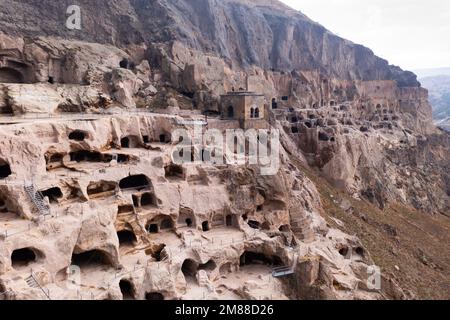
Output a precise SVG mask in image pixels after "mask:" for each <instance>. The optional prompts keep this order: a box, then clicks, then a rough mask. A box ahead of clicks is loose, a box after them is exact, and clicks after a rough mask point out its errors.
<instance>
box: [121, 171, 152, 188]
mask: <svg viewBox="0 0 450 320" xmlns="http://www.w3.org/2000/svg"><path fill="white" fill-rule="evenodd" d="M119 187H120V189H122V190H127V189H135V190H138V191H139V190H145V189H149V188H150V187H151V182H150V179H149V178H148V177H147V176H145V175H143V174H139V175H133V176H128V177H126V178H123V179H122V180H120V183H119Z"/></svg>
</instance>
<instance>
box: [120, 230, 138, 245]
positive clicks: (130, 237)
mask: <svg viewBox="0 0 450 320" xmlns="http://www.w3.org/2000/svg"><path fill="white" fill-rule="evenodd" d="M117 238H119V245H120V246H134V245H135V244H136V243H137V238H136V235H135V234H134V232H133V231H130V230H120V231H118V232H117Z"/></svg>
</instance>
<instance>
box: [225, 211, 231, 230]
mask: <svg viewBox="0 0 450 320" xmlns="http://www.w3.org/2000/svg"><path fill="white" fill-rule="evenodd" d="M225 224H226V226H227V227H232V226H233V216H232V215H230V214H229V215H227V216H226V217H225Z"/></svg>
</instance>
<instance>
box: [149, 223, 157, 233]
mask: <svg viewBox="0 0 450 320" xmlns="http://www.w3.org/2000/svg"><path fill="white" fill-rule="evenodd" d="M147 230H148V232H149V233H158V232H159V226H158V224H157V223H151V224H149V225H148V226H147Z"/></svg>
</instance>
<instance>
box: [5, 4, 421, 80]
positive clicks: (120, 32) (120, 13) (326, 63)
mask: <svg viewBox="0 0 450 320" xmlns="http://www.w3.org/2000/svg"><path fill="white" fill-rule="evenodd" d="M72 2H73V1H72ZM72 2H71V1H68V0H64V1H58V2H55V1H50V0H44V1H34V0H22V1H14V0H4V1H2V3H1V4H0V12H1V14H2V16H1V17H0V18H1V19H0V30H1V31H3V32H8V33H9V34H21V35H24V34H25V35H33V36H37V35H52V36H62V37H65V38H72V39H74V38H75V39H81V40H86V41H93V42H100V43H104V42H107V43H112V44H116V45H125V44H129V43H135V42H142V41H147V42H169V41H172V40H178V41H180V42H182V43H183V44H185V45H187V46H188V47H190V48H192V49H197V50H200V51H203V52H211V53H215V54H216V55H219V56H221V57H224V58H227V59H229V60H231V61H233V62H234V63H236V64H237V65H240V66H249V65H256V66H259V67H261V68H264V69H275V70H283V71H292V70H293V69H301V70H320V71H321V72H323V73H325V74H328V75H330V76H336V77H339V78H341V79H352V80H358V79H359V80H396V81H397V83H398V85H399V86H411V87H416V86H419V83H418V82H417V78H416V76H415V75H414V74H413V73H411V72H405V71H402V70H401V69H400V68H398V67H395V66H390V65H389V64H388V62H387V61H385V60H383V59H380V58H378V57H376V56H375V55H374V54H373V52H372V51H371V50H369V49H368V48H365V47H363V46H361V45H357V44H354V43H351V42H349V41H347V40H344V39H342V38H340V37H338V36H336V35H334V34H332V33H331V32H329V31H328V30H326V29H325V28H324V27H322V26H321V25H319V24H317V23H315V22H313V21H311V20H309V19H308V18H307V17H305V16H304V15H303V14H301V13H300V12H296V11H294V10H292V9H290V8H288V7H286V6H284V5H282V4H281V3H278V2H277V1H262V0H258V1H251V2H250V1H243V0H225V1H217V0H189V1H187V0H124V1H118V0H114V1H106V0H100V1H95V2H93V1H87V0H81V1H78V2H77V3H78V4H79V5H80V7H81V9H82V19H83V20H82V21H83V29H82V30H81V31H70V30H68V29H66V28H65V27H64V23H65V19H66V13H65V11H66V9H67V7H68V6H69V5H72V4H73V3H72ZM250 8H251V10H250Z"/></svg>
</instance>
